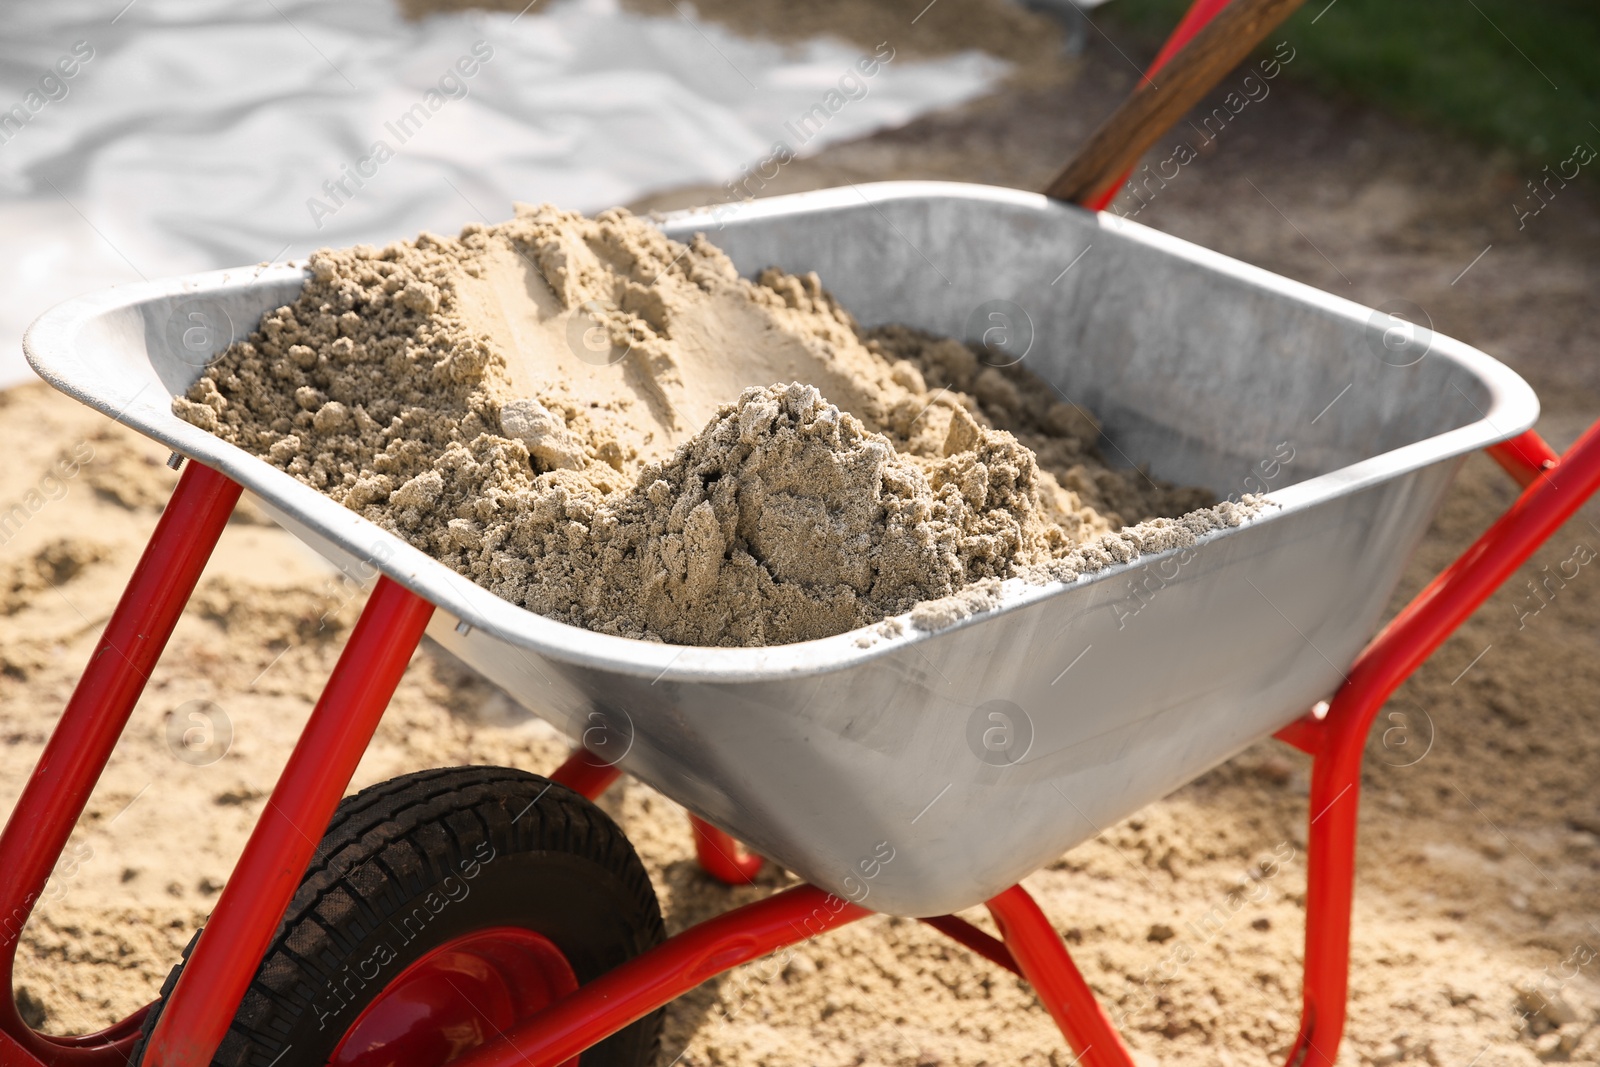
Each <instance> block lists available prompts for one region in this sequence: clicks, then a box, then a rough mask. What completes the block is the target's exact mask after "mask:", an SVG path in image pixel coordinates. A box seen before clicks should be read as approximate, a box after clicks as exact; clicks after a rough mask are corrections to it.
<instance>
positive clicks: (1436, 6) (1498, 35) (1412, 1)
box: [1101, 0, 1600, 162]
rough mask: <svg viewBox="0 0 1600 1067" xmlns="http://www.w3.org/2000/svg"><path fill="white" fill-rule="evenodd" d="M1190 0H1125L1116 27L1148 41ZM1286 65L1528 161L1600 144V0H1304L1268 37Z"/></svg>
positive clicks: (1111, 18)
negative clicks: (1288, 56)
mask: <svg viewBox="0 0 1600 1067" xmlns="http://www.w3.org/2000/svg"><path fill="white" fill-rule="evenodd" d="M1187 7H1188V4H1187V3H1186V2H1185V0H1117V2H1116V3H1114V4H1110V5H1108V6H1106V7H1105V8H1103V9H1101V10H1102V12H1103V16H1102V17H1103V18H1104V19H1105V20H1107V25H1108V28H1110V29H1112V31H1113V32H1116V30H1117V29H1118V28H1122V29H1124V30H1125V31H1132V32H1134V33H1136V34H1137V35H1139V36H1141V37H1144V38H1146V39H1147V41H1148V43H1149V44H1151V45H1152V46H1153V45H1154V44H1155V43H1157V42H1159V41H1160V40H1161V39H1162V37H1164V35H1165V34H1166V33H1167V31H1169V30H1170V29H1171V28H1172V27H1173V26H1175V25H1177V22H1178V19H1179V18H1180V17H1181V15H1182V14H1183V11H1184V10H1185V9H1186V8H1187ZM1283 38H1287V39H1288V40H1289V42H1290V43H1291V44H1292V45H1293V46H1294V48H1295V50H1296V52H1297V55H1296V57H1295V61H1294V63H1293V64H1292V65H1290V66H1289V67H1288V68H1287V69H1286V71H1285V73H1286V74H1287V75H1289V76H1291V77H1294V78H1297V79H1300V80H1302V81H1307V82H1310V83H1311V84H1313V85H1316V86H1318V87H1319V88H1322V89H1324V90H1332V91H1335V92H1339V93H1344V94H1348V95H1350V96H1353V97H1356V98H1358V99H1361V100H1365V101H1368V102H1370V103H1373V104H1376V105H1378V106H1380V107H1382V108H1384V109H1386V110H1388V111H1390V112H1392V113H1394V114H1397V115H1400V116H1402V117H1405V118H1408V119H1412V120H1415V121H1417V122H1420V123H1422V124H1424V125H1427V126H1430V127H1433V128H1437V129H1442V130H1448V131H1451V132H1454V133H1457V134H1461V135H1464V136H1466V137H1469V138H1471V139H1473V140H1475V141H1477V142H1479V143H1480V144H1484V145H1487V146H1491V147H1501V148H1505V149H1507V150H1508V151H1510V152H1511V153H1512V154H1513V155H1514V156H1516V157H1518V158H1519V159H1522V160H1527V161H1538V162H1550V161H1551V160H1553V159H1557V158H1564V157H1566V156H1567V155H1568V154H1569V153H1570V152H1571V150H1572V148H1573V146H1574V145H1575V144H1576V143H1578V142H1580V141H1582V142H1587V143H1589V144H1591V145H1594V146H1596V147H1597V148H1600V129H1597V128H1596V127H1597V126H1600V4H1597V3H1595V2H1594V0H1334V2H1333V3H1332V5H1331V6H1330V5H1329V4H1328V0H1307V2H1306V4H1305V6H1304V7H1302V8H1301V9H1300V10H1299V11H1297V12H1296V13H1295V14H1294V15H1293V16H1292V17H1291V18H1290V19H1289V21H1288V22H1287V23H1286V24H1285V25H1284V27H1283V28H1281V29H1280V30H1278V31H1277V32H1276V33H1275V34H1274V35H1273V36H1272V39H1274V40H1278V39H1283Z"/></svg>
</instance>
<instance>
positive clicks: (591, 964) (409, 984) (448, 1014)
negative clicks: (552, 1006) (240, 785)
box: [133, 767, 665, 1067]
mask: <svg viewBox="0 0 1600 1067" xmlns="http://www.w3.org/2000/svg"><path fill="white" fill-rule="evenodd" d="M198 936H199V935H196V939H197V940H198ZM664 936H665V931H664V928H663V927H662V923H661V910H660V907H659V905H658V904H657V902H656V895H655V890H654V889H653V888H652V887H651V885H650V879H649V876H648V875H647V874H646V873H645V869H644V866H643V864H641V863H640V862H639V857H638V856H637V855H636V854H635V853H634V851H633V846H631V845H630V844H629V843H628V839H627V838H626V837H624V836H623V833H622V831H621V830H620V829H619V828H618V827H617V825H616V823H614V822H612V820H611V819H610V818H609V817H607V815H606V814H605V813H604V812H603V811H601V810H600V809H599V808H597V807H595V805H594V804H593V803H591V802H590V801H589V800H588V799H586V798H585V797H583V796H581V795H579V794H577V793H574V792H573V791H572V790H570V789H567V788H566V787H565V786H561V785H557V784H555V783H553V782H551V781H549V780H548V779H545V778H541V777H539V776H537V775H533V774H528V773H526V772H524V771H518V770H511V769H508V768H503V767H452V768H445V769H440V770H429V771H421V772H418V773H416V774H408V775H404V776H402V777H399V778H394V779H391V780H389V781H387V782H383V783H381V784H379V785H375V786H372V787H370V788H368V789H364V790H362V791H361V792H359V793H357V794H356V795H354V796H352V797H347V798H346V799H345V800H344V802H343V803H341V804H340V805H339V808H338V810H337V811H336V812H335V814H334V817H333V820H332V822H331V823H330V824H329V826H328V832H327V834H326V835H325V836H324V837H323V839H322V842H321V844H319V845H318V846H317V851H316V854H315V856H314V858H313V859H312V861H311V866H310V868H309V870H308V871H307V872H306V876H305V879H304V881H302V882H301V883H300V888H299V890H298V891H296V893H295V896H294V899H293V901H292V902H291V903H290V905H289V909H288V912H287V913H286V915H285V917H284V921H283V924H282V925H281V926H280V927H279V928H278V934H277V937H276V938H275V939H274V940H273V942H272V944H271V946H270V947H269V948H268V949H267V953H266V957H265V958H264V959H263V961H262V964H261V968H260V970H258V971H257V972H256V976H255V979H254V980H253V981H252V982H251V984H250V988H249V989H248V990H247V991H246V993H245V995H244V999H243V1001H242V1002H241V1003H240V1005H239V1012H238V1014H237V1015H236V1016H235V1017H234V1020H233V1022H232V1024H231V1025H230V1026H229V1027H228V1032H227V1035H226V1036H225V1037H224V1038H223V1040H222V1045H221V1047H220V1048H219V1049H218V1050H217V1054H216V1057H215V1059H214V1060H213V1063H215V1064H219V1065H227V1067H246V1065H248V1064H267V1063H272V1064H276V1067H301V1065H305V1067H312V1065H316V1067H321V1065H322V1064H331V1065H335V1067H377V1065H380V1064H382V1065H388V1064H405V1065H407V1067H413V1065H415V1067H433V1065H438V1064H445V1063H449V1062H450V1061H452V1060H454V1059H456V1058H457V1057H459V1056H461V1055H462V1054H464V1053H465V1052H467V1051H468V1050H470V1049H472V1048H475V1047H477V1046H479V1045H481V1044H484V1043H485V1042H487V1041H490V1040H493V1039H494V1038H496V1037H497V1036H498V1035H499V1034H500V1033H503V1032H505V1031H508V1030H510V1029H511V1028H512V1026H514V1025H515V1024H516V1023H517V1022H519V1021H521V1020H522V1019H525V1018H527V1017H528V1016H530V1015H532V1014H533V1013H534V1012H537V1011H538V1010H539V1009H541V1008H542V1007H544V1006H545V1005H547V1004H549V1003H550V1002H551V1001H553V1000H556V999H558V998H559V997H561V996H564V995H565V994H566V993H568V992H571V991H572V990H573V989H575V988H577V986H578V985H580V984H582V983H584V982H588V981H590V980H591V979H593V978H596V977H598V976H599V975H601V974H604V973H605V972H606V971H609V970H611V969H612V968H614V967H616V966H617V965H618V964H621V963H623V962H624V961H626V960H628V959H630V958H632V957H633V956H636V955H638V954H639V953H641V952H643V951H645V950H646V949H649V948H651V947H653V946H654V945H657V944H659V943H660V942H661V940H662V938H663V937H664ZM193 945H194V942H191V943H190V948H191V949H192V948H193ZM188 954H189V950H188V949H186V950H185V951H184V957H185V958H186V959H187V957H188ZM182 970H183V964H182V963H180V964H179V965H178V966H177V967H176V968H174V969H173V971H172V974H171V975H169V976H168V978H167V981H166V985H165V986H163V988H162V990H161V997H162V999H161V1002H160V1003H158V1004H157V1005H156V1007H155V1009H154V1010H152V1011H151V1013H150V1015H149V1016H148V1017H147V1018H146V1020H145V1031H144V1034H143V1035H142V1036H141V1038H140V1041H139V1048H138V1050H137V1051H136V1054H135V1057H134V1059H133V1062H134V1063H138V1062H139V1061H140V1059H141V1058H142V1052H143V1047H144V1044H145V1041H146V1040H148V1038H149V1035H150V1033H151V1031H152V1030H153V1029H154V1026H155V1022H156V1019H157V1018H158V1017H159V1015H160V1011H161V1007H162V1005H164V1004H165V1003H166V998H167V997H168V996H170V995H171V992H172V990H173V988H174V987H175V986H176V985H177V981H178V976H179V975H180V974H181V973H182ZM661 1015H662V1013H661V1012H659V1011H658V1012H655V1013H653V1014H651V1015H648V1016H646V1017H645V1018H643V1019H640V1020H639V1021H638V1022H635V1023H633V1024H632V1025H631V1026H629V1027H627V1028H626V1029H624V1030H621V1031H619V1032H618V1033H616V1034H614V1035H612V1036H611V1037H610V1038H607V1039H606V1040H605V1041H603V1042H601V1043H600V1044H598V1045H596V1046H594V1047H593V1048H591V1049H589V1050H588V1051H586V1052H584V1053H583V1054H582V1063H583V1067H601V1065H608V1067H646V1065H648V1064H651V1063H653V1062H654V1061H655V1058H656V1050H657V1047H658V1045H659V1043H660V1037H661ZM574 1062H576V1061H574Z"/></svg>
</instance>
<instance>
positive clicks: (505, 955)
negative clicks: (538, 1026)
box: [328, 926, 578, 1067]
mask: <svg viewBox="0 0 1600 1067" xmlns="http://www.w3.org/2000/svg"><path fill="white" fill-rule="evenodd" d="M577 988H578V978H577V975H575V974H573V973H572V966H571V965H570V964H569V963H567V958H566V956H564V955H563V954H562V952H561V950H560V949H559V948H557V947H556V946H555V944H554V943H553V942H551V941H550V939H549V938H546V937H543V936H541V935H539V934H536V933H534V932H533V931H532V930H524V929H522V928H521V927H515V926H496V927H492V928H490V929H487V930H477V931H474V932H473V933H470V934H464V935H463V936H461V937H458V938H456V939H455V940H453V941H448V942H446V943H445V944H443V945H440V946H439V947H438V948H436V949H434V950H433V951H432V952H429V953H428V954H427V955H426V956H423V957H422V958H421V959H419V960H417V961H416V962H415V963H413V964H411V966H409V967H407V968H406V969H405V970H403V971H401V972H400V973H399V974H397V975H395V976H394V978H392V979H391V980H390V981H389V982H388V983H387V984H386V985H385V986H384V987H383V990H382V991H381V992H380V993H379V994H378V996H377V998H376V999H374V1000H373V1001H372V1003H371V1004H368V1005H367V1007H366V1010H364V1011H363V1012H362V1013H361V1014H360V1016H358V1017H357V1018H356V1021H355V1022H354V1023H352V1024H351V1026H350V1029H349V1030H347V1031H346V1032H345V1035H344V1038H343V1039H342V1040H341V1041H340V1042H339V1046H338V1047H337V1048H335V1049H334V1050H333V1055H332V1056H331V1057H329V1059H328V1063H329V1065H330V1067H441V1065H443V1064H447V1063H450V1062H451V1061H453V1060H455V1059H456V1058H458V1057H459V1056H461V1055H463V1054H464V1053H466V1052H467V1051H469V1050H471V1049H474V1048H477V1047H478V1046H479V1045H482V1044H484V1043H485V1042H488V1041H491V1040H493V1039H494V1038H496V1037H499V1036H500V1035H501V1034H503V1033H506V1032H507V1031H509V1030H510V1029H511V1028H512V1027H513V1026H515V1025H516V1024H517V1023H518V1022H521V1021H522V1020H523V1019H526V1018H528V1017H529V1016H530V1015H533V1014H534V1013H535V1012H537V1011H539V1010H540V1009H541V1008H544V1007H546V1006H547V1005H549V1004H551V1003H553V1002H555V1001H557V1000H560V999H561V998H562V997H564V996H566V995H567V994H568V993H571V992H572V991H573V990H575V989H577ZM577 1063H578V1059H577V1057H573V1058H572V1059H570V1060H568V1061H567V1062H566V1063H565V1064H563V1065H562V1067H577Z"/></svg>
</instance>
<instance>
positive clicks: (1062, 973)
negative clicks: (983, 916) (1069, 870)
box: [989, 885, 1133, 1067]
mask: <svg viewBox="0 0 1600 1067" xmlns="http://www.w3.org/2000/svg"><path fill="white" fill-rule="evenodd" d="M989 914H991V915H993V916H994V921H995V923H996V924H997V925H998V926H999V927H1000V934H1001V936H1002V937H1004V938H1005V942H1006V948H1008V949H1010V950H1011V955H1012V957H1013V958H1014V959H1015V960H1016V961H1017V965H1018V966H1020V967H1021V968H1022V976H1023V977H1024V978H1026V979H1027V980H1028V984H1029V985H1031V986H1033V991H1034V992H1035V993H1036V994H1038V996H1039V1001H1040V1003H1042V1004H1043V1005H1044V1007H1045V1010H1046V1011H1048V1012H1049V1013H1050V1017H1051V1018H1052V1019H1054V1020H1055V1021H1056V1025H1057V1026H1059V1027H1060V1028H1061V1034H1062V1036H1063V1037H1065V1038H1066V1039H1067V1044H1068V1045H1070V1046H1072V1051H1073V1054H1074V1055H1075V1056H1077V1058H1078V1063H1080V1064H1082V1065H1083V1067H1133V1057H1132V1056H1130V1055H1129V1053H1128V1048H1127V1046H1126V1045H1124V1044H1123V1043H1122V1038H1121V1037H1120V1036H1118V1034H1117V1031H1116V1029H1115V1028H1114V1027H1113V1026H1112V1025H1111V1020H1110V1019H1108V1018H1107V1017H1106V1013H1105V1011H1104V1010H1103V1009H1102V1008H1101V1007H1100V1002H1099V1001H1097V1000H1095V999H1094V991H1093V990H1091V989H1090V988H1089V983H1088V982H1085V981H1084V980H1083V975H1081V974H1079V973H1078V967H1077V965H1076V964H1074V963H1073V962H1072V957H1071V956H1070V955H1068V954H1067V946H1066V945H1065V944H1063V943H1062V941H1061V935H1060V934H1058V933H1056V931H1055V927H1053V926H1051V925H1050V920H1049V919H1047V918H1045V914H1044V912H1042V911H1040V910H1039V905H1038V904H1036V903H1034V899H1033V898H1032V897H1031V896H1029V895H1028V891H1027V890H1026V889H1023V888H1022V887H1021V886H1020V885H1014V886H1012V887H1011V888H1010V889H1007V890H1006V891H1005V892H1003V893H1001V894H1000V895H999V896H997V897H994V898H992V899H991V900H990V901H989Z"/></svg>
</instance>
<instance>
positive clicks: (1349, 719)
mask: <svg viewBox="0 0 1600 1067" xmlns="http://www.w3.org/2000/svg"><path fill="white" fill-rule="evenodd" d="M1517 440H1518V441H1521V440H1522V439H1521V438H1518V439H1517ZM1541 443H1542V442H1541ZM1524 445H1525V446H1526V447H1525V448H1524V449H1523V451H1524V452H1526V453H1527V454H1528V455H1530V456H1534V457H1535V458H1536V457H1537V448H1536V446H1533V445H1531V444H1529V443H1528V442H1524ZM1497 458H1498V457H1497ZM1596 489H1600V423H1597V424H1596V425H1594V426H1592V427H1590V429H1589V430H1588V432H1586V433H1585V434H1584V435H1583V436H1582V437H1581V438H1579V440H1578V441H1577V443H1576V444H1574V445H1573V446H1572V448H1571V449H1570V450H1569V451H1568V452H1567V453H1566V455H1564V456H1562V457H1561V458H1560V460H1559V461H1558V462H1557V463H1556V464H1554V465H1553V466H1546V465H1542V461H1541V468H1540V473H1539V474H1538V475H1537V477H1536V478H1535V480H1534V481H1533V482H1532V484H1530V485H1529V487H1528V488H1527V489H1525V490H1524V491H1523V493H1522V495H1521V496H1520V497H1518V498H1517V501H1516V503H1515V504H1513V505H1512V506H1511V508H1510V509H1509V510H1508V511H1507V512H1506V513H1505V514H1504V515H1502V516H1501V517H1500V518H1499V519H1498V520H1497V521H1496V522H1495V523H1494V525H1493V526H1490V527H1489V529H1488V530H1486V531H1484V533H1483V535H1482V536H1481V537H1479V538H1478V540H1477V541H1475V542H1473V545H1472V547H1471V548H1469V549H1467V551H1466V552H1464V553H1462V555H1461V558H1460V559H1458V560H1456V561H1455V562H1454V563H1452V564H1451V565H1450V566H1449V567H1448V568H1447V569H1446V570H1445V571H1444V572H1443V573H1441V574H1440V575H1439V576H1438V577H1437V578H1435V579H1434V580H1433V581H1432V582H1431V583H1429V585H1428V587H1427V588H1426V589H1424V590H1423V591H1422V592H1421V593H1420V594H1419V595H1418V596H1417V598H1416V599H1415V600H1413V601H1412V602H1411V603H1410V604H1407V605H1406V607H1405V609H1404V610H1402V611H1401V612H1400V614H1399V615H1397V616H1395V618H1394V620H1393V621H1392V622H1390V623H1389V625H1388V626H1386V627H1384V628H1383V631H1382V632H1381V633H1379V634H1378V636H1377V637H1375V638H1373V640H1372V643H1371V644H1369V645H1368V646H1367V647H1366V649H1365V650H1363V651H1362V653H1361V655H1360V656H1358V657H1357V658H1356V662H1355V664H1354V665H1353V666H1352V667H1351V668H1350V672H1349V674H1348V676H1347V679H1346V681H1345V684H1344V686H1343V687H1342V688H1341V689H1340V690H1339V694H1338V696H1336V697H1335V698H1334V700H1333V704H1332V706H1331V707H1330V708H1329V709H1328V714H1327V717H1326V718H1325V719H1323V720H1322V721H1321V722H1316V721H1315V720H1313V719H1310V718H1307V719H1302V720H1300V722H1299V723H1298V724H1297V725H1296V726H1295V727H1294V728H1293V729H1292V730H1291V731H1290V733H1291V734H1292V735H1293V736H1294V737H1295V738H1296V740H1297V741H1299V742H1303V743H1304V746H1305V747H1306V748H1307V749H1308V750H1309V751H1311V752H1313V754H1314V757H1315V759H1314V761H1313V764H1312V770H1311V801H1310V806H1309V811H1308V814H1309V817H1310V820H1311V825H1310V833H1309V835H1308V849H1307V859H1306V865H1307V869H1306V956H1305V991H1304V1004H1303V1007H1302V1011H1301V1019H1300V1032H1299V1035H1298V1036H1297V1038H1296V1040H1295V1044H1294V1046H1293V1048H1292V1049H1291V1051H1290V1053H1289V1059H1288V1063H1289V1064H1290V1065H1291V1067H1301V1065H1304V1067H1332V1064H1333V1061H1334V1058H1335V1056H1336V1055H1337V1054H1338V1050H1339V1041H1340V1039H1341V1038H1342V1036H1343V1034H1344V1023H1345V1009H1346V998H1347V997H1348V996H1349V967H1350V907H1351V903H1352V900H1353V898H1354V894H1355V848H1356V814H1357V808H1358V804H1357V801H1358V798H1359V796H1360V790H1361V758H1362V754H1363V751H1364V749H1365V747H1366V740H1367V734H1368V733H1369V731H1370V730H1371V727H1372V720H1373V719H1374V718H1375V717H1376V716H1377V714H1378V712H1379V710H1380V709H1381V708H1382V707H1383V704H1384V701H1386V700H1388V699H1389V696H1390V694H1391V693H1393V692H1394V691H1395V690H1396V689H1397V688H1399V686H1400V683H1401V682H1403V681H1405V679H1406V678H1407V677H1409V676H1410V674H1411V672H1412V671H1414V670H1416V669H1417V667H1418V666H1420V665H1421V664H1422V662H1423V661H1424V660H1426V659H1427V658H1428V657H1429V656H1430V655H1432V654H1433V652H1434V650H1436V649H1437V648H1438V647H1439V646H1440V645H1441V644H1443V643H1444V641H1445V639H1446V638H1447V637H1449V636H1450V634H1451V633H1453V632H1454V631H1455V629H1456V627H1458V626H1460V625H1461V623H1462V622H1463V621H1464V620H1465V619H1466V618H1467V616H1468V615H1470V614H1472V612H1474V611H1475V610H1477V608H1478V606H1479V605H1481V604H1482V603H1483V602H1484V601H1485V600H1487V599H1488V598H1489V595H1490V594H1491V593H1493V592H1494V591H1495V590H1496V589H1498V588H1499V587H1500V585H1501V583H1503V582H1504V581H1505V580H1506V579H1507V578H1509V577H1510V576H1511V575H1512V573H1513V572H1515V571H1516V569H1517V568H1518V567H1520V566H1522V564H1523V563H1524V562H1526V561H1527V559H1528V557H1530V556H1531V555H1533V553H1534V551H1535V550H1536V549H1537V548H1538V547H1539V546H1540V545H1542V544H1544V542H1545V541H1547V540H1549V538H1550V537H1551V535H1553V534H1554V533H1555V532H1556V530H1557V529H1559V528H1560V526H1561V524H1562V523H1564V522H1566V521H1567V519H1569V518H1571V517H1572V515H1573V514H1574V513H1575V512H1576V511H1577V510H1578V508H1579V507H1580V506H1581V505H1582V504H1583V502H1584V501H1585V500H1587V499H1589V497H1591V496H1593V495H1594V493H1595V491H1596ZM1280 736H1282V734H1280Z"/></svg>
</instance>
